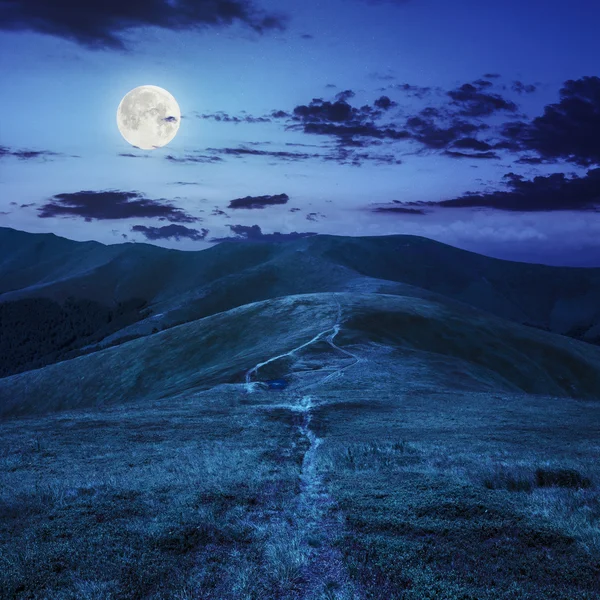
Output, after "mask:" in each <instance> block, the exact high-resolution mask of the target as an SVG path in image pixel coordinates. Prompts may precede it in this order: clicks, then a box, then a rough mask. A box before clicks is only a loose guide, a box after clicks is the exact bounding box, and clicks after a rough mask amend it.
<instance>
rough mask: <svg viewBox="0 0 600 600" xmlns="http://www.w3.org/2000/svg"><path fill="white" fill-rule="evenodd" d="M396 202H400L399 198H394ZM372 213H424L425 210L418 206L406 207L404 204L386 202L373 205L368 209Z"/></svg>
mask: <svg viewBox="0 0 600 600" xmlns="http://www.w3.org/2000/svg"><path fill="white" fill-rule="evenodd" d="M394 202H396V203H400V201H399V200H394ZM369 210H370V211H371V212H374V213H392V214H394V213H395V214H406V215H424V214H426V211H424V210H422V209H420V208H406V207H404V206H395V205H393V204H388V205H385V206H374V207H373V208H370V209H369Z"/></svg>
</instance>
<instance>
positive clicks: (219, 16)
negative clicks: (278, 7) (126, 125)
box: [0, 0, 285, 50]
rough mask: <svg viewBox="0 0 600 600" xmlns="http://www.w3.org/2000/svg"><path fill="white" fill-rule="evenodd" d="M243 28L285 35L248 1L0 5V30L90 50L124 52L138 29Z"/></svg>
mask: <svg viewBox="0 0 600 600" xmlns="http://www.w3.org/2000/svg"><path fill="white" fill-rule="evenodd" d="M233 23H241V24H243V25H245V26H247V27H249V28H251V29H252V30H254V31H256V32H257V33H261V34H262V33H264V32H266V31H269V30H272V29H280V30H281V29H284V26H285V18H284V17H283V16H281V15H279V14H275V13H265V12H263V11H260V10H258V9H257V8H256V7H255V6H254V4H253V3H252V2H251V1H250V0H177V1H173V0H151V1H149V2H148V1H145V0H129V1H126V2H118V1H116V0H108V1H107V0H86V1H85V3H84V4H82V3H81V2H80V1H77V0H51V1H49V0H9V1H8V2H0V29H3V30H5V31H22V30H29V31H35V32H38V33H45V34H50V35H53V36H58V37H62V38H65V39H68V40H72V41H74V42H76V43H78V44H81V45H83V46H86V47H88V48H92V49H98V48H110V49H118V50H123V49H125V47H126V44H125V42H124V40H123V34H124V33H125V32H126V31H127V30H131V29H137V28H140V27H160V28H162V29H169V30H172V31H182V30H190V29H200V28H206V27H215V28H220V27H226V26H229V25H232V24H233Z"/></svg>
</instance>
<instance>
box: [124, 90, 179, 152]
mask: <svg viewBox="0 0 600 600" xmlns="http://www.w3.org/2000/svg"><path fill="white" fill-rule="evenodd" d="M180 122H181V111H180V110H179V105H178V104H177V101H176V100H175V98H173V96H171V94H169V92H167V90H163V89H162V88H160V87H157V86H155V85H141V86H139V87H136V88H134V89H133V90H131V91H130V92H128V93H127V94H125V96H124V98H123V100H121V103H120V104H119V108H117V127H118V128H119V131H120V132H121V135H122V136H123V137H124V138H125V139H126V140H127V141H128V142H129V143H130V144H131V145H132V146H137V147H138V148H141V149H142V150H154V149H155V148H161V147H162V146H165V145H166V144H168V143H169V142H170V141H171V140H172V139H173V138H174V137H175V135H176V134H177V131H178V130H179V123H180Z"/></svg>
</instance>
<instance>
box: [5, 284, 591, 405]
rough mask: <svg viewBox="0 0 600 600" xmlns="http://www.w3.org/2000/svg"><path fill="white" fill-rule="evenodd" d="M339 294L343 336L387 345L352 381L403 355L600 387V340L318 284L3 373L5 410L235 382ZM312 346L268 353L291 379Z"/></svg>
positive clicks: (497, 383) (390, 366) (514, 385)
mask: <svg viewBox="0 0 600 600" xmlns="http://www.w3.org/2000/svg"><path fill="white" fill-rule="evenodd" d="M338 303H339V305H340V306H341V317H340V319H341V320H340V324H341V326H342V330H341V331H340V333H339V340H340V341H341V343H342V344H344V346H345V347H348V348H352V347H355V346H356V347H359V348H362V347H372V348H379V349H380V348H385V352H384V353H383V354H382V356H381V357H380V359H378V361H371V362H372V364H370V365H369V368H368V369H363V370H360V369H355V373H356V385H362V386H370V385H372V386H373V387H381V386H383V385H385V386H390V385H401V384H402V382H401V381H397V364H398V363H401V364H403V365H404V366H405V367H406V366H407V365H409V364H410V365H411V368H412V369H414V370H415V372H414V378H416V379H418V382H419V385H420V386H429V387H432V386H436V385H443V386H444V387H450V388H454V389H473V390H499V389H500V390H506V391H523V392H530V393H536V394H551V395H556V396H569V397H577V398H597V397H600V348H597V347H595V346H590V345H588V344H585V343H584V342H578V341H575V340H572V339H570V338H566V337H564V336H559V335H556V334H551V333H547V332H543V331H539V330H537V329H534V328H530V327H524V326H522V325H518V324H515V323H511V322H510V321H507V320H504V319H499V318H497V317H494V316H492V315H489V314H488V313H485V312H483V311H475V310H473V309H470V308H468V307H464V308H463V309H462V310H460V309H459V308H457V306H456V305H454V304H451V305H447V304H443V303H439V302H433V301H431V300H423V299H419V298H414V297H407V296H393V295H383V294H364V293H362V294H361V293H336V294H331V293H325V294H302V295H295V296H288V297H286V298H277V299H273V300H266V301H262V302H257V303H251V304H247V305H245V306H243V307H239V308H236V309H232V310H229V311H225V312H222V313H218V314H216V315H212V316H210V317H205V318H203V319H199V320H196V321H193V322H190V323H186V324H183V325H179V326H176V327H172V328H170V329H168V330H165V331H162V332H160V333H156V334H154V335H150V336H148V337H145V338H141V339H136V340H132V341H129V342H125V343H123V344H121V345H119V346H116V347H112V348H108V349H104V350H101V351H98V352H95V353H93V354H88V355H85V356H80V357H77V358H74V359H72V360H66V361H63V362H60V363H56V364H53V365H49V366H46V367H44V368H41V369H37V370H33V371H29V372H26V373H21V374H18V375H13V376H10V377H5V378H3V379H0V415H3V416H7V415H28V414H36V413H40V412H46V411H56V410H65V409H72V408H79V407H98V406H104V405H112V404H118V403H122V402H125V401H127V402H129V401H133V400H139V399H144V400H146V401H148V402H151V401H152V400H154V399H159V398H162V397H167V396H169V395H173V394H175V393H181V392H184V391H186V390H192V389H207V388H209V387H212V386H214V385H217V384H219V383H235V382H239V383H242V382H243V381H244V379H243V374H244V373H245V371H246V370H248V369H249V368H250V367H251V366H252V365H253V364H256V363H258V362H259V361H260V360H263V359H264V358H265V357H268V356H271V355H273V354H282V353H286V352H289V351H291V350H293V349H294V348H296V347H297V346H299V345H301V344H302V343H304V342H307V341H309V340H311V339H312V338H314V337H315V336H316V335H318V334H319V333H321V332H327V331H328V330H331V329H332V327H334V324H335V322H336V314H337V312H336V311H337V305H338ZM323 343H324V342H322V341H321V342H320V344H321V346H322V345H323ZM315 348H316V349H317V352H318V349H319V345H317V346H314V347H313V346H311V348H310V349H308V350H305V351H303V352H301V353H296V354H294V356H293V357H287V358H286V359H285V360H281V361H278V362H275V363H274V364H272V365H271V366H270V367H269V369H271V371H272V375H274V376H285V377H287V378H289V379H291V380H295V379H297V377H298V375H297V374H296V372H295V371H296V367H295V366H294V365H295V361H297V360H299V358H298V357H299V356H305V355H306V353H309V354H310V352H314V351H315ZM303 360H308V359H306V358H304V359H303ZM375 364H378V365H379V367H378V369H377V370H376V369H375V366H374V365H375ZM298 368H299V369H300V370H301V371H302V368H301V367H298ZM263 373H264V371H263ZM405 387H406V385H405Z"/></svg>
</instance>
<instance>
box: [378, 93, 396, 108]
mask: <svg viewBox="0 0 600 600" xmlns="http://www.w3.org/2000/svg"><path fill="white" fill-rule="evenodd" d="M374 104H375V106H376V107H377V108H381V109H383V110H389V109H390V108H392V107H394V106H398V103H397V102H394V101H393V100H390V99H389V98H388V97H387V96H381V97H379V98H377V100H375V103H374Z"/></svg>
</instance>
